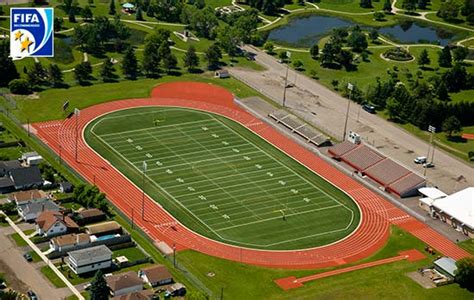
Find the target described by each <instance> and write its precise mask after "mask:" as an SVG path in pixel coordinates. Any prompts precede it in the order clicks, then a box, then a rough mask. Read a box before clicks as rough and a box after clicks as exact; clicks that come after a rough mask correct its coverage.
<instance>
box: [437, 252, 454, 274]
mask: <svg viewBox="0 0 474 300" xmlns="http://www.w3.org/2000/svg"><path fill="white" fill-rule="evenodd" d="M434 265H435V269H436V270H438V271H439V272H440V273H443V274H446V275H448V276H449V277H451V278H454V276H455V274H456V271H457V269H458V267H456V261H455V260H454V259H452V258H451V257H446V256H445V257H441V258H440V259H437V260H435V261H434Z"/></svg>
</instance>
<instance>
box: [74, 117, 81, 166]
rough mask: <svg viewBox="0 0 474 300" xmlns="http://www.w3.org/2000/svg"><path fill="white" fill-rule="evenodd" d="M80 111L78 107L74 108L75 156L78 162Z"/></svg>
mask: <svg viewBox="0 0 474 300" xmlns="http://www.w3.org/2000/svg"><path fill="white" fill-rule="evenodd" d="M79 113H80V110H79V109H77V108H74V115H75V119H76V147H75V148H76V151H75V158H76V162H77V156H78V153H77V143H78V140H79V120H78V119H79Z"/></svg>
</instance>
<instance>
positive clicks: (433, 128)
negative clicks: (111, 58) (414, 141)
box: [423, 125, 436, 177]
mask: <svg viewBox="0 0 474 300" xmlns="http://www.w3.org/2000/svg"><path fill="white" fill-rule="evenodd" d="M428 131H429V132H430V133H431V135H430V144H429V145H428V154H427V155H426V159H427V160H428V158H429V157H430V150H431V147H432V146H433V135H434V133H435V132H436V127H434V126H431V125H429V126H428ZM433 158H434V147H433V153H432V155H431V163H433ZM424 167H425V168H424V170H423V176H425V177H426V169H428V168H427V166H426V165H425V166H424Z"/></svg>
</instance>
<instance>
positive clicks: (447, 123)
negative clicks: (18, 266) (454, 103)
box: [441, 116, 462, 137]
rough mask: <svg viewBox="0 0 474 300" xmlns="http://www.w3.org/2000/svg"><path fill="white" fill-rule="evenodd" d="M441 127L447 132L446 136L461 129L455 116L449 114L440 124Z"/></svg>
mask: <svg viewBox="0 0 474 300" xmlns="http://www.w3.org/2000/svg"><path fill="white" fill-rule="evenodd" d="M441 129H442V130H443V131H444V132H446V133H447V134H448V137H451V136H452V135H453V133H457V132H460V131H461V130H462V127H461V122H460V121H459V119H458V118H456V117H455V116H450V117H448V118H446V119H445V120H444V122H443V124H442V125H441Z"/></svg>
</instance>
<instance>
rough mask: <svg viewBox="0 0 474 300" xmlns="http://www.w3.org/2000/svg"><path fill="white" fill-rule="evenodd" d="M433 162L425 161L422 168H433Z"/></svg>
mask: <svg viewBox="0 0 474 300" xmlns="http://www.w3.org/2000/svg"><path fill="white" fill-rule="evenodd" d="M434 166H435V165H434V163H432V162H426V163H424V164H423V168H434Z"/></svg>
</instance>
